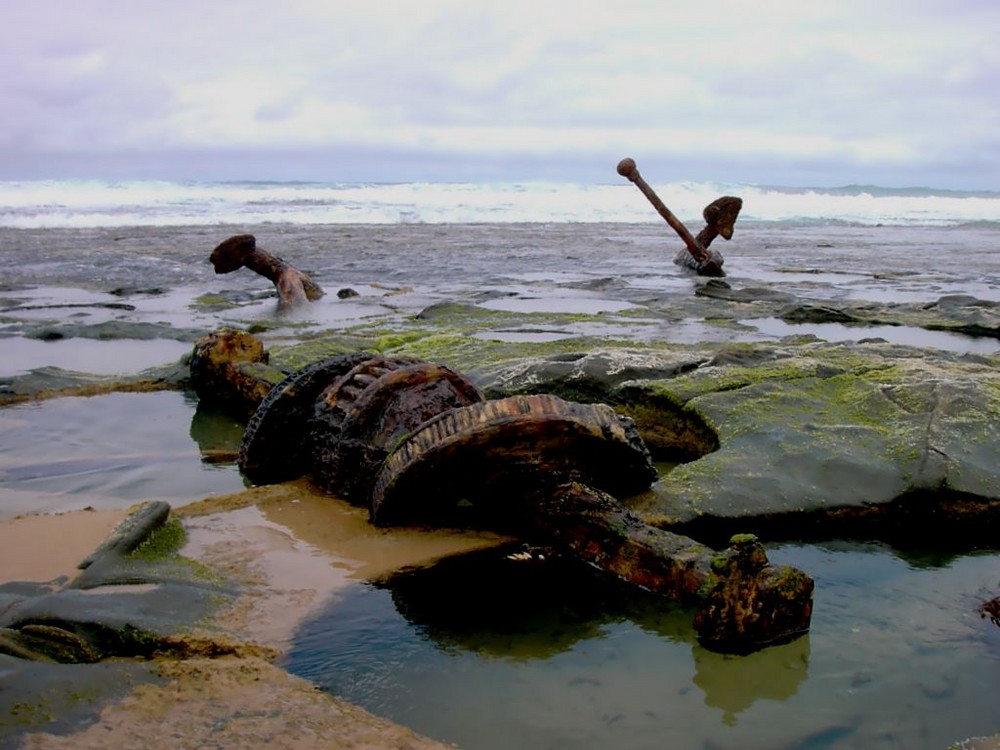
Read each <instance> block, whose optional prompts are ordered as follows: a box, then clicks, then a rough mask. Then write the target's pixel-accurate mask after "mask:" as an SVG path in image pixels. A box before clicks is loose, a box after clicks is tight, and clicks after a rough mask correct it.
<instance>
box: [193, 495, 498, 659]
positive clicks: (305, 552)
mask: <svg viewBox="0 0 1000 750" xmlns="http://www.w3.org/2000/svg"><path fill="white" fill-rule="evenodd" d="M249 499H252V500H254V501H255V504H254V505H248V506H245V507H234V506H238V505H241V504H242V502H243V501H246V500H249ZM220 507H222V508H226V510H223V511H221V512H208V513H205V511H213V510H215V509H216V508H220ZM203 513H204V514H203ZM178 514H179V515H180V516H181V517H182V519H183V523H184V526H185V528H186V529H187V532H188V543H187V545H186V546H185V548H184V549H183V550H182V553H183V554H184V555H186V556H187V557H191V558H194V559H196V560H199V561H201V562H203V563H205V564H206V565H208V566H210V567H212V568H213V569H215V570H218V571H220V572H223V573H225V574H226V575H227V576H229V577H230V578H233V579H235V580H236V581H238V582H239V583H241V584H242V585H243V595H242V596H241V597H240V599H239V600H238V601H237V603H236V604H235V605H234V606H233V607H230V608H228V609H227V610H225V611H223V612H222V613H220V615H219V617H218V619H219V620H220V622H221V623H222V624H223V626H224V627H225V629H226V630H227V631H229V632H231V633H234V634H236V635H238V636H239V637H242V638H247V639H249V640H252V641H254V642H256V643H260V644H262V645H266V646H269V647H273V648H278V649H282V648H284V647H285V646H286V645H287V643H288V640H289V639H290V638H291V636H292V635H293V633H294V631H295V628H296V627H297V626H298V625H299V624H300V623H301V622H302V621H303V620H304V619H305V618H306V617H307V616H308V615H309V614H310V613H311V612H312V611H313V610H314V608H316V607H318V606H320V605H321V604H323V603H325V602H326V601H328V600H329V598H330V597H331V596H334V595H335V594H336V592H337V591H338V590H340V589H343V588H344V587H345V586H349V585H350V584H352V583H355V582H358V581H361V580H366V579H371V578H374V577H377V576H382V575H385V574H387V573H390V572H392V571H394V570H399V569H400V568H403V567H406V566H411V565H424V564H428V563H431V562H433V561H435V560H439V559H441V558H442V557H445V556H448V555H452V554H456V553H459V552H466V551H470V550H474V549H482V548H483V547H489V546H494V545H496V544H498V543H499V542H502V541H504V540H505V539H504V537H500V536H497V535H495V534H488V533H474V532H455V531H449V530H438V529H429V530H418V529H379V528H376V527H374V526H372V525H371V524H370V523H368V513H367V511H366V510H364V509H362V508H358V507H356V506H352V505H350V504H348V503H346V502H344V501H342V500H339V499H337V498H333V497H329V496H325V495H320V494H317V493H315V492H313V491H312V489H311V488H310V486H309V485H308V484H307V483H305V482H291V483H287V484H281V485H272V486H269V487H260V488H255V489H253V490H250V491H248V492H245V493H238V494H237V495H236V496H225V497H218V498H211V499H210V500H207V501H205V502H204V503H199V504H196V505H193V506H192V505H188V506H185V507H184V508H181V509H179V510H178Z"/></svg>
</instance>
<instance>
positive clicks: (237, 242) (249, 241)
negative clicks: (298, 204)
mask: <svg viewBox="0 0 1000 750" xmlns="http://www.w3.org/2000/svg"><path fill="white" fill-rule="evenodd" d="M209 260H210V261H211V262H212V266H213V267H214V268H215V272H216V273H232V272H233V271H236V270H238V269H240V268H244V267H246V268H249V269H250V270H251V271H255V272H256V273H259V274H260V275H261V276H263V277H264V278H266V279H269V280H270V281H271V282H272V283H273V284H274V286H275V288H276V289H277V290H278V300H279V307H280V308H282V309H286V308H290V307H295V306H297V305H301V304H303V303H305V302H311V301H315V300H318V299H319V298H320V297H322V296H323V290H322V289H321V288H320V286H319V284H317V283H316V282H315V281H313V280H312V279H311V278H309V276H307V275H306V274H304V273H303V272H302V271H300V270H299V269H297V268H296V267H295V266H293V265H292V264H291V263H287V262H285V261H284V260H282V259H281V258H279V257H278V256H276V255H272V254H271V253H269V252H267V251H266V250H264V249H263V248H260V247H257V239H256V238H255V237H254V236H253V235H252V234H237V235H234V236H233V237H230V238H229V239H227V240H225V241H224V242H220V243H219V244H218V245H216V247H215V249H214V250H212V254H211V256H210V257H209Z"/></svg>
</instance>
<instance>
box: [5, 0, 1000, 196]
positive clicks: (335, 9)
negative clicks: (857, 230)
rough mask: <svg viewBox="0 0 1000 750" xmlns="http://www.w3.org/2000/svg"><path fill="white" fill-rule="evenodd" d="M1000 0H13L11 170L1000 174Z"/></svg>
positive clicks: (486, 176) (398, 175)
mask: <svg viewBox="0 0 1000 750" xmlns="http://www.w3.org/2000/svg"><path fill="white" fill-rule="evenodd" d="M998 34H1000V2H997V0H940V1H938V0H711V1H709V0H601V1H599V2H592V1H591V0H572V1H568V0H557V1H552V0H531V1H530V2H523V1H522V0H502V1H498V0H489V2H486V1H485V0H322V1H321V0H282V2H274V0H239V1H236V0H228V1H223V0H158V1H157V2H137V1H133V0H31V1H30V2H28V1H23V2H22V1H20V0H0V65H2V69H3V71H4V74H3V75H2V76H0V179H7V180H10V179H43V178H67V177H69V178H79V177H83V178H103V179H138V178H142V179H207V180H214V179H223V180H273V179H277V180H330V181H371V182H387V181H388V182H393V181H413V180H420V181H424V180H426V181H437V182H441V181H486V180H518V181H527V180H553V181H587V182H599V183H614V182H616V181H619V180H621V178H620V177H618V176H617V174H616V173H615V165H616V164H617V163H618V161H619V160H620V159H621V158H623V157H625V156H630V157H632V158H634V159H635V160H636V162H637V164H638V166H639V169H640V172H641V173H642V174H643V176H645V177H647V179H650V181H653V179H655V180H657V181H668V180H692V181H714V182H727V183H731V182H742V183H751V184H759V185H788V186H811V187H834V186H840V185H852V184H854V185H857V184H872V185H881V186H885V187H911V186H926V187H935V188H949V189H967V190H1000V42H998V40H997V35H998Z"/></svg>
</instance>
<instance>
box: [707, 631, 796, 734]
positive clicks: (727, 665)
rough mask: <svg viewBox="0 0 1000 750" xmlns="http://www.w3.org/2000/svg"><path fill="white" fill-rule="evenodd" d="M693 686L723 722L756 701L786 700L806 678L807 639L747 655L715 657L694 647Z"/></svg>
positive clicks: (734, 718)
mask: <svg viewBox="0 0 1000 750" xmlns="http://www.w3.org/2000/svg"><path fill="white" fill-rule="evenodd" d="M694 665H695V675H694V684H695V685H697V686H698V687H699V688H701V690H702V692H704V693H705V705H706V706H711V707H713V708H718V709H720V710H721V711H722V714H723V718H722V721H723V722H724V723H725V724H728V725H735V724H736V717H737V716H738V715H739V714H741V713H742V712H743V711H745V710H746V709H748V708H750V706H752V705H753V704H754V702H756V701H758V700H770V701H778V702H781V701H785V700H788V699H789V698H791V697H792V696H793V695H795V693H796V692H798V689H799V686H800V685H801V684H802V683H803V682H804V681H805V680H806V678H807V677H808V676H809V636H808V635H805V636H803V637H801V638H796V639H795V640H794V641H791V642H790V643H785V644H782V645H780V646H774V647H772V648H766V649H764V650H763V651H757V652H755V653H752V654H748V655H746V656H732V655H730V654H718V653H715V652H714V651H709V650H707V649H704V648H701V647H700V646H696V647H695V649H694Z"/></svg>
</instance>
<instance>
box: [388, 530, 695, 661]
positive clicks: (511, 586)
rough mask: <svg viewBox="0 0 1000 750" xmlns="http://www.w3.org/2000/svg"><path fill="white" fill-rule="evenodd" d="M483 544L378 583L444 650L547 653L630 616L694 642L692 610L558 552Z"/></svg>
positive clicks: (524, 655) (516, 655) (521, 655)
mask: <svg viewBox="0 0 1000 750" xmlns="http://www.w3.org/2000/svg"><path fill="white" fill-rule="evenodd" d="M541 554H542V558H541V559H540V558H539V557H538V556H537V555H532V554H530V553H526V552H523V551H522V550H520V549H518V548H505V549H501V550H484V551H481V552H474V553H469V554H466V555H459V556H455V557H451V558H447V559H445V560H442V561H440V562H439V563H437V564H436V565H434V566H432V567H429V568H418V569H414V570H409V571H403V572H401V573H397V574H396V575H393V576H391V577H390V578H388V579H386V580H384V581H382V582H379V583H377V584H376V585H377V586H378V587H379V588H384V589H385V590H387V591H388V592H389V593H390V595H391V597H392V601H393V604H394V605H395V607H396V610H397V611H398V612H399V614H400V615H401V616H402V617H404V618H405V619H406V620H407V621H408V622H409V623H410V624H412V625H413V626H415V627H416V628H417V629H418V630H419V631H420V633H421V635H422V636H424V637H426V638H429V639H431V640H432V641H434V642H435V643H436V644H437V645H438V646H439V647H441V648H443V649H445V650H452V649H456V648H459V649H463V650H466V651H470V652H472V653H476V654H482V655H486V656H490V657H501V658H507V659H515V660H527V659H545V658H549V657H552V656H554V655H556V654H559V653H563V652H566V651H570V650H571V649H572V648H573V646H574V645H575V644H577V643H578V642H580V641H584V640H588V639H591V638H600V637H603V636H602V631H603V630H604V628H605V626H607V625H608V624H610V623H615V622H621V621H624V620H629V621H632V622H635V623H636V624H637V625H639V626H640V627H642V628H643V629H644V630H646V631H648V632H652V633H655V634H656V635H658V636H661V637H665V638H669V639H671V640H674V641H678V642H685V643H690V644H693V643H694V642H695V633H694V630H693V628H692V627H691V612H690V611H689V610H685V609H682V608H680V607H676V606H673V605H672V604H670V603H669V602H665V601H664V600H663V599H662V598H659V597H654V596H652V595H650V594H647V593H645V592H642V591H639V590H634V589H632V588H630V587H625V586H623V585H621V584H619V583H617V582H616V581H613V580H611V579H609V578H606V577H604V576H603V575H600V574H598V573H596V572H591V571H590V570H589V569H585V568H583V567H582V566H581V565H579V564H578V563H576V562H574V561H567V560H564V559H561V558H557V557H549V558H545V557H544V553H541Z"/></svg>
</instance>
